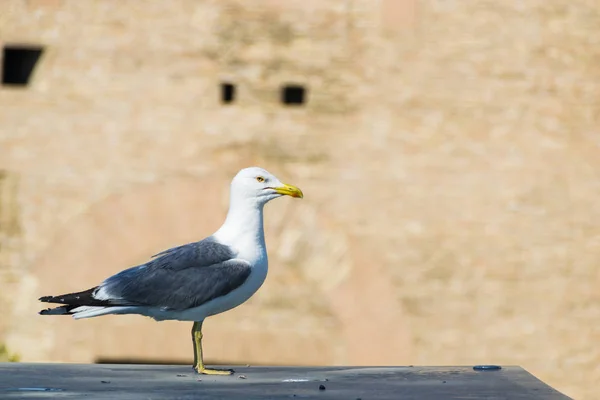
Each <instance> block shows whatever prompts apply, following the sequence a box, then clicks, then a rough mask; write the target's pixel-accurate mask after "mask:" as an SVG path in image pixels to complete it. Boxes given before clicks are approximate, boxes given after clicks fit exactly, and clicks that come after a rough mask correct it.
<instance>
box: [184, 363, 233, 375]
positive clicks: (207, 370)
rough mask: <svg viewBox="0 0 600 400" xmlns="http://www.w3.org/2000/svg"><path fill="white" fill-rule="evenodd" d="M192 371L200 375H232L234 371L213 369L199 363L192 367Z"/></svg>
mask: <svg viewBox="0 0 600 400" xmlns="http://www.w3.org/2000/svg"><path fill="white" fill-rule="evenodd" d="M194 371H196V372H197V373H198V374H201V375H233V374H234V373H235V371H234V370H232V369H213V368H205V367H203V366H199V365H197V366H195V367H194Z"/></svg>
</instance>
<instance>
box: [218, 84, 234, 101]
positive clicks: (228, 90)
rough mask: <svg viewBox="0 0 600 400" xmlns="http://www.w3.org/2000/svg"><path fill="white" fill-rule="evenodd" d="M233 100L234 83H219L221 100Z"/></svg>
mask: <svg viewBox="0 0 600 400" xmlns="http://www.w3.org/2000/svg"><path fill="white" fill-rule="evenodd" d="M234 101H235V85H234V84H233V83H221V102H222V103H223V104H231V103H233V102H234Z"/></svg>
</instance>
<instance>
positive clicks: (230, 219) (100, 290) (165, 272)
mask: <svg viewBox="0 0 600 400" xmlns="http://www.w3.org/2000/svg"><path fill="white" fill-rule="evenodd" d="M282 196H291V197H295V198H303V197H304V196H303V194H302V191H301V190H300V189H298V188H297V187H295V186H292V185H287V184H284V183H281V181H279V179H277V178H276V177H275V176H274V175H272V174H271V173H269V172H268V171H266V170H264V169H262V168H258V167H250V168H245V169H242V170H241V171H239V172H238V173H237V175H236V176H235V177H234V178H233V180H232V181H231V185H230V198H229V211H228V212H227V217H226V219H225V222H224V223H223V225H222V226H221V227H220V228H219V229H218V230H217V231H216V232H215V233H213V234H212V235H211V236H208V237H207V238H205V239H202V240H200V241H198V242H193V243H188V244H184V245H182V246H178V247H173V248H170V249H168V250H165V251H162V252H160V253H158V254H156V255H154V256H152V257H151V258H150V260H149V261H148V262H146V263H145V264H141V265H138V266H135V267H131V268H128V269H125V270H123V271H121V272H119V273H117V274H115V275H112V276H110V277H108V278H107V279H105V280H104V281H103V282H102V283H100V284H99V285H98V286H95V287H93V288H91V289H88V290H85V291H82V292H75V293H69V294H63V295H59V296H44V297H41V298H40V299H39V300H40V301H42V302H46V303H55V304H62V305H61V306H58V307H55V308H48V309H45V310H42V311H40V314H41V315H71V316H72V317H73V318H75V319H82V318H91V317H98V316H102V315H109V314H138V315H143V316H146V317H150V318H153V319H154V320H156V321H165V320H177V321H193V323H194V324H193V326H192V341H193V346H194V365H193V367H194V370H196V372H197V373H199V374H206V375H230V374H232V373H233V372H234V371H233V370H231V369H209V368H206V366H205V365H204V361H203V356H202V324H203V322H204V320H205V319H206V318H207V317H210V316H212V315H216V314H220V313H222V312H225V311H228V310H231V309H232V308H234V307H237V306H239V305H240V304H242V303H244V302H245V301H246V300H248V299H249V298H250V297H251V296H252V295H253V294H254V293H255V292H256V291H257V290H258V289H259V288H260V287H261V285H262V284H263V282H264V281H265V278H266V277H267V269H268V260H267V249H266V246H265V235H264V228H263V208H264V206H265V204H266V203H267V202H269V201H271V200H273V199H276V198H278V197H282Z"/></svg>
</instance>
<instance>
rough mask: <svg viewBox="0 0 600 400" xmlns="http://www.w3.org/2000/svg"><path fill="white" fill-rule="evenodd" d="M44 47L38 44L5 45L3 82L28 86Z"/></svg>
mask: <svg viewBox="0 0 600 400" xmlns="http://www.w3.org/2000/svg"><path fill="white" fill-rule="evenodd" d="M43 51H44V49H43V48H42V47H38V46H16V45H9V46H4V48H3V50H2V84H3V85H14V86H27V85H28V84H29V80H30V78H31V75H32V73H33V70H34V68H35V65H36V64H37V62H38V61H39V59H40V56H41V55H42V52H43Z"/></svg>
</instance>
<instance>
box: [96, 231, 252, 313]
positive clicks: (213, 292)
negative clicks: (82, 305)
mask: <svg viewBox="0 0 600 400" xmlns="http://www.w3.org/2000/svg"><path fill="white" fill-rule="evenodd" d="M155 257H156V258H153V259H152V260H150V261H149V262H147V263H146V264H143V265H140V266H137V267H133V268H129V269H126V270H124V271H122V272H120V273H118V274H116V275H113V276H111V277H110V278H108V279H106V280H105V281H104V282H103V283H102V284H101V285H100V286H99V287H98V291H100V290H102V292H103V294H104V295H107V296H108V297H109V299H108V300H109V301H110V302H111V303H112V304H114V305H137V306H150V307H159V308H163V309H170V310H185V309H188V308H193V307H198V306H200V305H202V304H204V303H206V302H208V301H210V300H213V299H215V298H217V297H221V296H224V295H226V294H227V293H229V292H231V291H233V290H234V289H236V288H238V287H239V286H241V285H242V284H243V283H244V282H245V281H246V279H247V278H248V276H249V275H250V271H251V267H250V264H249V263H247V262H245V261H243V260H238V259H235V253H234V252H233V251H232V250H231V248H229V247H228V246H225V245H223V244H220V243H218V242H216V241H214V240H212V239H210V238H209V239H204V240H202V241H200V242H195V243H190V244H186V245H183V246H179V247H175V248H172V249H169V250H166V251H164V252H162V253H159V254H157V255H156V256H155ZM96 293H98V292H96Z"/></svg>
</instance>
